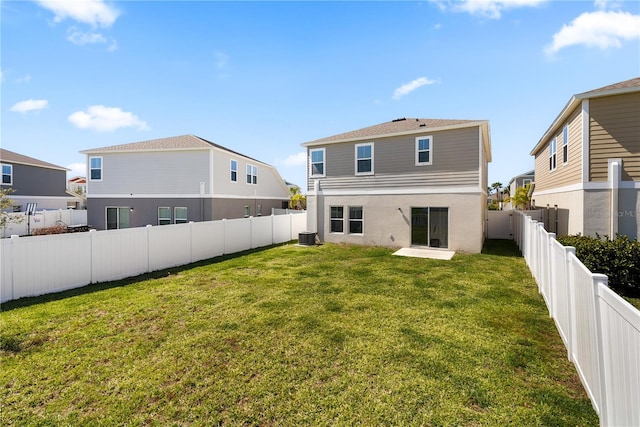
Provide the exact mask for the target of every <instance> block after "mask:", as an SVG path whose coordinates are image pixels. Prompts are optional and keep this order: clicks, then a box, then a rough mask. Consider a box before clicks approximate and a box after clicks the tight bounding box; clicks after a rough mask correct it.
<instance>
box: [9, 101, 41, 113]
mask: <svg viewBox="0 0 640 427" xmlns="http://www.w3.org/2000/svg"><path fill="white" fill-rule="evenodd" d="M48 105H49V102H48V101H47V100H46V99H37V100H35V99H29V100H27V101H20V102H18V103H17V104H15V105H14V106H13V107H11V108H10V109H9V111H15V112H16V113H28V112H29V111H40V110H42V109H44V108H47V106H48Z"/></svg>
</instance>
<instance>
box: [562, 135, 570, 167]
mask: <svg viewBox="0 0 640 427" xmlns="http://www.w3.org/2000/svg"><path fill="white" fill-rule="evenodd" d="M567 163H569V125H564V129H562V164H563V165H566V164H567Z"/></svg>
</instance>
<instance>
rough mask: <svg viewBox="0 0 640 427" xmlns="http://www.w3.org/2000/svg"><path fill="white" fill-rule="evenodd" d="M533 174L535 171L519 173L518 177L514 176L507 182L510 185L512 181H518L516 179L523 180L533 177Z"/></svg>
mask: <svg viewBox="0 0 640 427" xmlns="http://www.w3.org/2000/svg"><path fill="white" fill-rule="evenodd" d="M535 174H536V171H535V170H531V171H529V172H525V173H521V174H520V175H516V176H514V177H513V178H511V180H510V181H509V185H511V183H512V182H513V181H515V180H516V179H518V178H525V177H529V176H530V177H533V176H535Z"/></svg>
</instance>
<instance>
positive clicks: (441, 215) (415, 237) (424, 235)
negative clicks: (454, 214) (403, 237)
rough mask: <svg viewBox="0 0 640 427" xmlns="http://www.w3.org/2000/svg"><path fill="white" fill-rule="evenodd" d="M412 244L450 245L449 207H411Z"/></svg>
mask: <svg viewBox="0 0 640 427" xmlns="http://www.w3.org/2000/svg"><path fill="white" fill-rule="evenodd" d="M411 244H412V245H417V246H429V247H432V248H448V247H449V208H429V207H425V208H411Z"/></svg>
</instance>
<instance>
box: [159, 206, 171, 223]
mask: <svg viewBox="0 0 640 427" xmlns="http://www.w3.org/2000/svg"><path fill="white" fill-rule="evenodd" d="M160 209H166V210H167V212H169V216H168V217H161V216H160ZM163 221H166V222H165V223H163ZM169 224H171V208H170V207H169V206H158V225H169Z"/></svg>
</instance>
